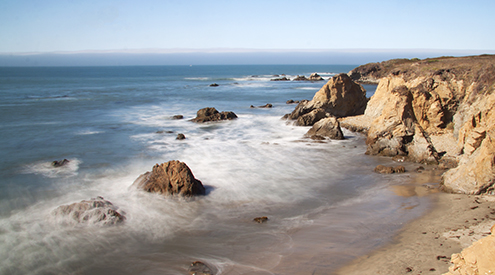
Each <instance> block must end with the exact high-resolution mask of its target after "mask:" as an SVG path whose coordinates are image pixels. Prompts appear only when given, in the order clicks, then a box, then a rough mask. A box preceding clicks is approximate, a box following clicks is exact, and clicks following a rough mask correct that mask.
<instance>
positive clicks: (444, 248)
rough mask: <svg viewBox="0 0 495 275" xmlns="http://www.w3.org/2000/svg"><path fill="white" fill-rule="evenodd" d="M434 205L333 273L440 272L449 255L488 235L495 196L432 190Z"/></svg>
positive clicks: (494, 214)
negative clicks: (385, 241)
mask: <svg viewBox="0 0 495 275" xmlns="http://www.w3.org/2000/svg"><path fill="white" fill-rule="evenodd" d="M430 196H433V200H434V202H435V206H434V207H433V209H432V210H431V211H430V212H429V213H427V214H426V215H424V216H422V217H420V218H419V219H417V220H413V221H411V222H409V223H408V224H406V225H405V226H404V227H403V228H402V230H401V231H400V232H399V233H398V234H397V236H396V237H395V238H394V241H393V242H392V243H391V244H389V245H387V246H385V247H383V248H381V249H378V250H376V251H374V252H372V253H371V254H369V255H365V256H362V257H360V258H357V259H356V260H354V261H352V262H351V263H349V264H348V265H346V266H345V267H343V268H341V269H340V270H338V271H337V272H336V274H342V275H344V274H345V275H352V274H359V275H364V274H388V275H392V274H431V275H434V274H443V273H446V272H448V268H449V266H450V256H451V255H452V254H453V253H459V252H461V250H462V249H463V248H466V247H468V246H469V245H471V244H472V242H474V241H476V240H478V239H480V238H482V237H485V236H487V235H489V234H490V227H491V226H492V225H493V224H495V197H493V196H468V195H461V194H447V193H434V194H430Z"/></svg>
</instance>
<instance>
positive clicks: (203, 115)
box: [192, 107, 237, 123]
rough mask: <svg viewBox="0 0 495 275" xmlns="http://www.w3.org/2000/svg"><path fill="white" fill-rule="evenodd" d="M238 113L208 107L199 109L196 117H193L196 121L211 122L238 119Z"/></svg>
mask: <svg viewBox="0 0 495 275" xmlns="http://www.w3.org/2000/svg"><path fill="white" fill-rule="evenodd" d="M236 118H237V115H236V114H235V113H234V112H221V113H220V112H218V111H217V109H215V108H212V107H207V108H203V109H201V110H199V111H198V112H197V113H196V117H195V118H193V119H192V121H194V122H200V123H203V122H209V121H219V120H232V119H236Z"/></svg>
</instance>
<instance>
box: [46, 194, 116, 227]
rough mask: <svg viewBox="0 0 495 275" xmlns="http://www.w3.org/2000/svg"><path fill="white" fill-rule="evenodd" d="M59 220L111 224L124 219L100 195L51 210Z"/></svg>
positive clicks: (76, 222)
mask: <svg viewBox="0 0 495 275" xmlns="http://www.w3.org/2000/svg"><path fill="white" fill-rule="evenodd" d="M52 215H53V216H54V217H55V218H57V219H58V220H59V221H61V222H63V223H68V224H99V225H113V224H117V223H120V222H123V221H124V220H125V216H124V215H122V214H121V213H119V212H118V211H117V208H116V207H115V206H114V205H113V204H112V203H111V202H109V201H107V200H105V199H103V198H102V197H96V198H92V199H91V200H83V201H81V202H76V203H72V204H69V205H61V206H59V207H57V208H56V209H55V210H53V211H52Z"/></svg>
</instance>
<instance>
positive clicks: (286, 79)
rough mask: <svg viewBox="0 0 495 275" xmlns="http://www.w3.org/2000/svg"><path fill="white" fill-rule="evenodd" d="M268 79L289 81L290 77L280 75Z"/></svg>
mask: <svg viewBox="0 0 495 275" xmlns="http://www.w3.org/2000/svg"><path fill="white" fill-rule="evenodd" d="M270 81H290V78H287V77H286V76H284V77H280V78H272V79H270Z"/></svg>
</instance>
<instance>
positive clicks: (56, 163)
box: [52, 159, 70, 168]
mask: <svg viewBox="0 0 495 275" xmlns="http://www.w3.org/2000/svg"><path fill="white" fill-rule="evenodd" d="M69 162H70V160H68V159H63V160H55V161H53V162H52V166H53V167H57V168H58V167H62V166H64V165H66V164H68V163H69Z"/></svg>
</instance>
